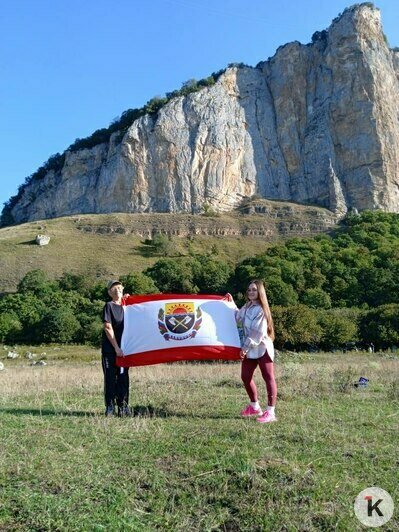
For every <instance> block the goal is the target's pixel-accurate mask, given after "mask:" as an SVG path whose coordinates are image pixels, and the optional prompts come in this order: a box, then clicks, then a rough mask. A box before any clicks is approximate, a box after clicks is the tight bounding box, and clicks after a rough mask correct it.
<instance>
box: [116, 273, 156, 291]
mask: <svg viewBox="0 0 399 532" xmlns="http://www.w3.org/2000/svg"><path fill="white" fill-rule="evenodd" d="M121 282H122V284H123V286H124V287H125V292H126V293H127V294H158V293H159V290H158V288H157V286H156V284H155V283H154V281H153V279H152V278H151V277H149V276H148V275H145V274H144V273H137V272H132V273H129V274H128V275H123V276H122V277H121Z"/></svg>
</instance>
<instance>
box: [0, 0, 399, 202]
mask: <svg viewBox="0 0 399 532" xmlns="http://www.w3.org/2000/svg"><path fill="white" fill-rule="evenodd" d="M352 3H353V2H350V1H341V0H278V1H277V0H276V1H271V0H246V1H244V0H13V1H4V2H2V6H1V19H0V113H1V128H0V182H1V187H0V207H1V208H2V205H3V203H4V202H5V201H7V200H8V199H9V198H10V196H12V195H14V194H16V193H17V188H18V186H19V185H20V184H21V183H23V182H24V180H25V177H26V176H28V175H30V174H31V173H33V172H34V171H35V170H37V168H38V167H39V166H41V164H42V163H44V162H45V161H46V160H47V159H48V158H49V157H50V156H51V155H53V154H54V153H57V152H60V153H62V152H63V151H64V150H65V149H66V148H67V147H68V146H69V145H70V144H71V143H72V142H74V140H75V139H76V138H78V137H79V138H83V137H86V136H88V135H90V134H91V133H92V132H93V131H94V130H96V129H98V128H101V127H107V126H108V125H109V124H110V122H111V121H112V120H113V119H114V118H116V117H118V116H119V115H120V114H121V113H122V112H123V111H124V110H126V109H129V108H135V107H141V106H142V105H144V104H145V103H146V102H147V101H148V100H149V99H150V98H152V97H153V96H157V95H164V94H165V92H170V91H172V90H174V89H179V88H180V87H181V84H182V82H184V81H187V80H188V79H191V78H195V79H201V78H203V77H206V76H208V75H209V74H211V73H212V72H215V71H217V70H220V69H221V68H225V67H226V66H227V64H228V63H233V62H243V63H246V64H249V65H253V66H255V65H256V64H257V63H258V62H259V61H263V60H265V59H267V58H268V57H270V56H272V55H273V54H274V53H275V51H276V49H277V48H278V46H280V45H282V44H285V43H287V42H290V41H294V40H298V41H300V42H302V43H307V42H310V40H311V36H312V34H313V33H314V32H315V31H320V30H322V29H325V28H327V27H328V26H329V25H330V23H331V21H332V19H333V18H334V17H336V16H337V15H338V14H339V13H340V12H342V11H343V10H344V9H345V7H348V6H349V5H351V4H352ZM375 5H376V7H378V8H380V10H381V13H382V20H383V26H384V31H385V34H386V35H387V37H388V40H389V43H390V45H391V47H393V46H399V29H398V28H399V1H398V0H380V1H376V2H375Z"/></svg>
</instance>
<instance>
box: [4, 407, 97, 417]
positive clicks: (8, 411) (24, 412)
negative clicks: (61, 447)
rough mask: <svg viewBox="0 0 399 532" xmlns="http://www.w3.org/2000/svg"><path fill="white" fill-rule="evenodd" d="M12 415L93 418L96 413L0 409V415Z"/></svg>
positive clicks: (46, 409)
mask: <svg viewBox="0 0 399 532" xmlns="http://www.w3.org/2000/svg"><path fill="white" fill-rule="evenodd" d="M1 413H4V414H12V415H15V416H61V417H62V416H68V417H69V416H70V417H94V416H96V415H97V413H96V412H92V411H85V410H51V409H49V408H0V414H1Z"/></svg>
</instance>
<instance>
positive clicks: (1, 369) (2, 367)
mask: <svg viewBox="0 0 399 532" xmlns="http://www.w3.org/2000/svg"><path fill="white" fill-rule="evenodd" d="M3 369H5V368H4V364H3V362H0V371H3Z"/></svg>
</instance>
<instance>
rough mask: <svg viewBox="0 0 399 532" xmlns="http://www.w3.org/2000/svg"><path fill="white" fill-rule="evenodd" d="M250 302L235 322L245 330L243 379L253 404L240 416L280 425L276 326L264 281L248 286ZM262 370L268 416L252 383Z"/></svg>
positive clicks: (242, 365) (247, 295)
mask: <svg viewBox="0 0 399 532" xmlns="http://www.w3.org/2000/svg"><path fill="white" fill-rule="evenodd" d="M246 298H247V302H246V303H245V305H244V306H243V307H242V308H241V309H240V310H239V311H238V313H237V316H236V319H237V322H238V323H241V325H242V329H243V345H242V348H241V352H240V356H241V358H242V364H241V379H242V381H243V383H244V386H245V389H246V391H247V394H248V396H249V399H250V404H249V405H248V406H247V407H246V408H244V410H243V411H242V412H241V416H243V417H250V416H259V417H257V419H256V421H259V423H270V422H272V421H277V418H276V416H275V412H274V409H275V406H276V400H277V385H276V380H275V378H274V365H273V360H274V346H273V340H274V326H273V318H272V315H271V312H270V307H269V303H268V300H267V296H266V291H265V287H264V285H263V282H262V281H259V280H258V279H255V280H254V281H251V282H250V283H249V285H248V289H247V293H246ZM257 366H259V368H260V371H261V373H262V377H263V379H264V381H265V383H266V390H267V400H268V402H267V408H266V410H265V412H262V409H261V407H260V405H259V402H258V390H257V388H256V384H255V382H254V380H253V375H254V372H255V369H256V368H257Z"/></svg>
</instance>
